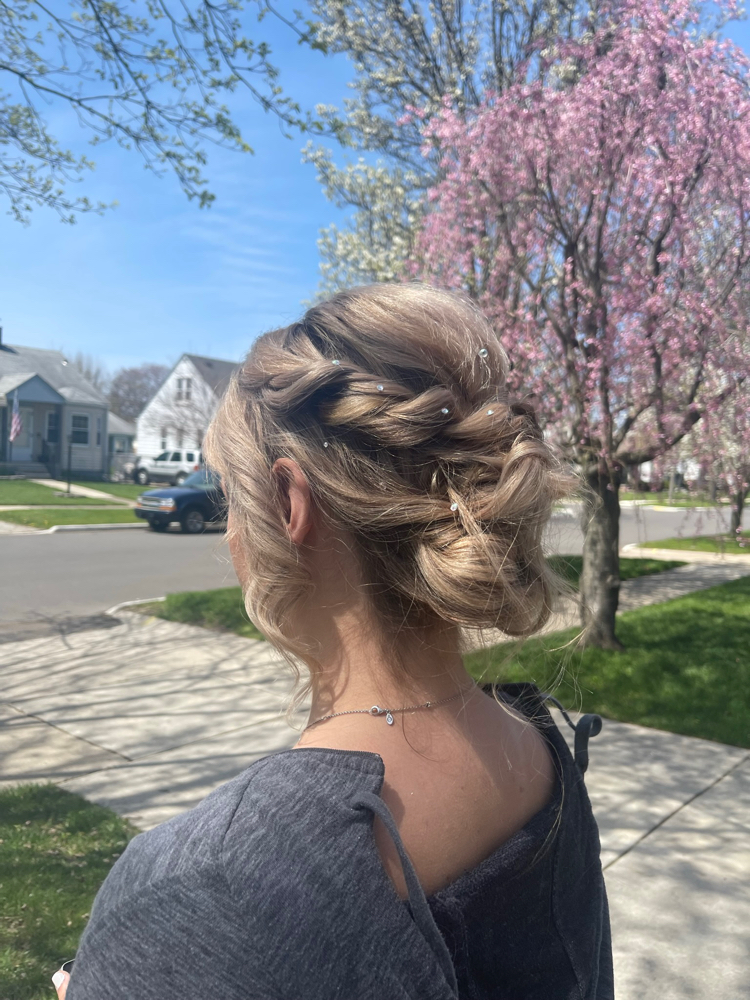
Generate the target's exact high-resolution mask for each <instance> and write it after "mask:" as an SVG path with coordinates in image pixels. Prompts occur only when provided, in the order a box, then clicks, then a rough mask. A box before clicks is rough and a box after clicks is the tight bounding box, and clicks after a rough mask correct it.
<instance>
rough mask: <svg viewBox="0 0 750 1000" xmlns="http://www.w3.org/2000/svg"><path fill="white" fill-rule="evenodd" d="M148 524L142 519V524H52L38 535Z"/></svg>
mask: <svg viewBox="0 0 750 1000" xmlns="http://www.w3.org/2000/svg"><path fill="white" fill-rule="evenodd" d="M147 527H148V524H147V523H146V522H145V521H144V522H143V523H142V524H140V523H138V522H136V523H135V524H128V523H124V524H53V525H52V527H51V528H44V529H42V530H41V531H40V532H39V534H40V535H54V534H55V532H56V531H114V530H115V529H117V530H122V529H123V528H128V529H132V528H147Z"/></svg>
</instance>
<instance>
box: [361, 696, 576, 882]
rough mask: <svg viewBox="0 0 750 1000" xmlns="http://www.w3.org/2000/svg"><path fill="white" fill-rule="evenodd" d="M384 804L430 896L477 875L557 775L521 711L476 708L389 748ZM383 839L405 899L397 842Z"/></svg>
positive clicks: (489, 705) (387, 862)
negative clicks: (462, 877)
mask: <svg viewBox="0 0 750 1000" xmlns="http://www.w3.org/2000/svg"><path fill="white" fill-rule="evenodd" d="M382 756H383V759H384V762H385V783H384V786H383V792H382V796H383V799H384V800H385V802H386V804H387V805H388V806H389V808H390V810H391V812H392V813H393V816H394V818H395V820H396V824H397V826H398V828H399V833H400V835H401V838H402V840H403V843H404V846H405V847H406V850H407V852H408V853H409V856H410V858H411V860H412V863H413V864H414V867H415V869H416V871H417V874H418V876H419V879H420V882H421V883H422V886H423V888H424V889H425V892H426V893H427V894H428V895H429V894H431V893H433V892H436V891H439V890H440V889H442V888H444V887H445V886H447V885H450V884H451V882H453V881H455V880H456V879H457V878H458V877H459V876H460V875H461V874H463V873H464V872H465V871H469V870H471V869H472V868H474V867H476V866H477V865H478V864H479V863H480V862H481V861H483V860H484V859H485V858H486V857H488V856H489V855H490V854H492V853H493V852H494V851H495V850H497V848H498V847H500V846H501V845H502V844H503V843H505V841H507V840H509V839H510V838H511V837H512V836H513V835H514V834H515V833H517V832H518V831H519V830H520V829H522V828H523V827H524V826H525V825H526V824H527V823H528V822H529V820H530V819H532V818H533V816H535V815H536V814H537V813H538V812H539V811H540V810H542V809H543V808H544V806H545V805H547V803H548V802H549V801H550V799H551V798H552V796H553V794H554V789H555V785H556V780H557V776H556V769H555V765H554V763H553V759H552V756H551V753H550V749H549V746H548V744H547V741H546V740H545V738H544V737H543V736H542V735H541V733H540V732H539V730H538V729H537V727H536V726H535V725H534V724H533V723H532V722H530V721H529V719H528V718H526V717H525V716H524V715H522V714H521V713H520V712H518V711H516V710H515V709H512V708H510V707H506V706H505V705H500V704H498V703H496V702H495V700H494V699H493V698H491V697H488V696H484V697H482V698H480V699H476V700H475V703H474V705H472V707H471V709H470V710H469V711H467V714H466V716H465V717H464V718H463V719H462V718H458V719H457V720H456V725H452V726H451V725H444V726H443V727H442V728H440V727H435V728H434V729H432V730H430V729H428V728H427V727H423V729H422V731H420V732H419V733H415V734H413V738H412V739H411V740H408V741H407V740H401V741H399V744H398V746H397V745H396V744H395V742H394V743H393V745H392V746H391V747H390V748H387V747H384V748H383V750H382ZM375 839H376V843H377V846H378V850H379V852H380V855H381V858H382V860H383V864H384V866H385V868H386V871H387V872H388V875H389V876H390V878H391V880H392V881H393V883H394V886H395V887H396V890H397V892H398V893H399V895H400V896H401V897H402V898H405V897H406V888H405V884H404V881H403V875H402V873H401V866H400V862H399V860H398V856H397V854H396V851H395V848H394V847H393V845H392V842H391V841H390V837H389V836H388V834H387V832H386V831H385V829H384V828H382V825H381V824H380V822H379V821H376V824H375Z"/></svg>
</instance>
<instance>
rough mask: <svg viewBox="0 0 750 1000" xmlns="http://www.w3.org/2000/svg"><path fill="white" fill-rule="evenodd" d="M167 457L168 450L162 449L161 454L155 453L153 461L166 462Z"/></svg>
mask: <svg viewBox="0 0 750 1000" xmlns="http://www.w3.org/2000/svg"><path fill="white" fill-rule="evenodd" d="M168 458H169V452H168V451H163V452H162V453H161V455H157V456H156V458H155V459H154V461H155V462H166V461H167V459H168Z"/></svg>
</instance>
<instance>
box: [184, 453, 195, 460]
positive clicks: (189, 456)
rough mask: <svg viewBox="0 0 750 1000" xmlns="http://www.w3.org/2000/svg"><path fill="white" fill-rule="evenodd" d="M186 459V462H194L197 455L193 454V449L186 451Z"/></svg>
mask: <svg viewBox="0 0 750 1000" xmlns="http://www.w3.org/2000/svg"><path fill="white" fill-rule="evenodd" d="M185 461H186V462H194V461H195V455H194V454H193V452H192V451H188V452H186V453H185Z"/></svg>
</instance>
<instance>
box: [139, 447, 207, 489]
mask: <svg viewBox="0 0 750 1000" xmlns="http://www.w3.org/2000/svg"><path fill="white" fill-rule="evenodd" d="M202 462H203V457H202V455H201V453H200V452H199V451H182V450H180V451H163V452H162V453H161V455H157V456H156V458H139V459H138V460H137V462H136V463H135V468H134V470H133V479H134V480H135V482H136V483H140V485H141V486H148V484H149V483H152V482H157V483H175V484H176V485H177V486H179V485H180V483H183V482H184V481H185V480H186V479H187V477H188V476H189V475H190V474H191V473H192V472H197V471H198V470H199V469H200V467H201V464H202Z"/></svg>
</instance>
